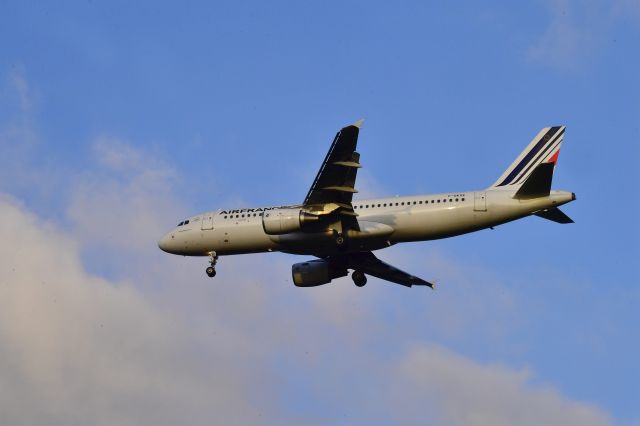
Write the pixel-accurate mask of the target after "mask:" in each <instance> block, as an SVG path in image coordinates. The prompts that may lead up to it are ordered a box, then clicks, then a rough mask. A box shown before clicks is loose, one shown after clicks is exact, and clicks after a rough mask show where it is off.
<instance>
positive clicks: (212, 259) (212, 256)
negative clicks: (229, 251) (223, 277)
mask: <svg viewBox="0 0 640 426" xmlns="http://www.w3.org/2000/svg"><path fill="white" fill-rule="evenodd" d="M209 263H210V264H211V266H209V267H208V268H207V269H206V272H207V275H208V276H209V277H211V278H213V277H215V276H216V263H218V255H217V254H216V252H215V251H212V252H211V253H209Z"/></svg>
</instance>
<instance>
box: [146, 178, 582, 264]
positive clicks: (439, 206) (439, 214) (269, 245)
mask: <svg viewBox="0 0 640 426" xmlns="http://www.w3.org/2000/svg"><path fill="white" fill-rule="evenodd" d="M514 193H515V191H512V190H506V189H489V190H485V191H473V192H451V193H443V194H431V195H416V196H408V197H392V198H378V199H370V200H358V201H353V203H352V204H353V206H354V211H355V212H356V213H357V215H358V216H357V221H358V225H359V228H360V230H359V231H356V230H353V229H350V230H349V231H348V232H347V233H346V235H345V236H346V241H347V243H346V246H345V247H340V248H338V247H336V245H335V243H334V234H333V232H332V231H331V230H327V231H322V232H305V231H298V232H293V233H288V234H283V235H268V234H267V233H266V232H265V230H264V227H263V223H262V219H263V218H262V215H263V214H266V213H265V212H268V211H269V210H271V209H272V208H255V209H235V210H233V209H232V210H216V211H211V212H207V213H203V214H200V215H197V216H193V217H191V218H189V219H187V220H185V221H184V222H188V223H186V224H182V225H180V226H178V227H176V228H175V229H173V230H172V231H170V232H169V233H167V234H166V235H165V236H164V237H163V238H162V239H161V240H160V242H159V246H160V248H161V249H162V250H164V251H166V252H169V253H174V254H181V255H185V256H207V255H210V254H211V253H212V252H215V253H216V254H217V255H231V254H244V253H258V252H270V251H282V252H288V253H296V254H308V255H316V256H324V255H327V256H328V255H332V254H335V253H337V252H338V251H340V252H345V251H347V252H356V251H369V250H378V249H381V248H384V247H388V246H390V245H393V244H396V243H400V242H409V241H425V240H433V239H439V238H447V237H452V236H455V235H460V234H465V233H468V232H473V231H477V230H480V229H485V228H489V227H492V226H496V225H500V224H502V223H506V222H510V221H512V220H516V219H519V218H522V217H525V216H528V215H530V214H532V213H535V212H538V211H540V210H543V209H546V208H552V207H558V206H560V205H562V204H565V203H568V202H570V201H572V200H574V199H575V195H574V194H573V193H571V192H566V191H551V193H550V194H549V196H546V197H539V198H534V199H529V200H522V199H515V198H513V196H514Z"/></svg>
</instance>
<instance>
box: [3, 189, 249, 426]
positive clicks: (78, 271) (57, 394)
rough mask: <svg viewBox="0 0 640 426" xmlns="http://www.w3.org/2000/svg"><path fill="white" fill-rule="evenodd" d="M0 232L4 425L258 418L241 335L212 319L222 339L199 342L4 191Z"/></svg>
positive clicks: (241, 421) (243, 421)
mask: <svg viewBox="0 0 640 426" xmlns="http://www.w3.org/2000/svg"><path fill="white" fill-rule="evenodd" d="M0 239H1V240H2V241H3V244H2V245H0V256H1V258H2V259H3V267H2V268H0V359H2V363H0V412H2V418H3V423H5V424H14V425H18V424H105V425H112V424H119V425H127V424H143V423H144V424H149V423H151V424H181V423H183V422H184V419H185V418H188V419H191V420H192V421H189V422H188V423H190V424H211V423H215V422H216V421H223V420H224V421H231V422H232V423H235V424H256V423H259V422H260V411H259V410H260V405H259V404H256V400H255V399H252V398H253V397H254V396H255V394H254V393H253V391H254V390H256V391H258V390H260V389H261V386H260V382H261V378H260V376H259V375H256V376H255V377H252V378H251V381H243V377H244V376H245V375H246V374H255V373H256V371H255V369H254V368H253V367H252V364H253V363H254V362H255V358H254V357H253V355H249V356H247V354H250V352H246V351H244V350H242V349H243V347H242V346H243V340H244V338H243V336H241V335H236V334H235V333H234V332H233V331H230V330H227V329H225V327H224V326H222V325H221V324H216V325H214V328H215V329H216V330H218V332H219V334H220V335H222V336H224V343H225V344H224V345H220V346H217V345H215V344H212V343H214V342H207V341H203V340H202V339H201V338H200V336H199V335H198V334H196V333H192V332H190V331H189V330H188V329H186V328H185V327H184V325H183V324H181V323H180V321H177V320H176V318H175V317H173V316H172V315H170V314H168V313H167V312H165V311H162V310H160V309H158V307H157V306H154V305H153V304H151V303H150V302H149V301H148V300H147V299H146V298H145V296H144V295H143V294H141V293H139V292H138V291H137V290H136V289H134V288H133V287H132V286H131V284H130V283H127V282H118V283H114V282H108V281H106V280H104V279H101V278H98V277H95V276H91V275H89V274H88V273H87V272H86V271H85V270H84V269H83V267H82V265H81V262H80V258H79V255H80V253H79V246H78V244H77V242H76V241H74V240H73V239H71V238H70V237H69V236H68V235H65V234H63V233H62V232H60V231H58V230H56V229H55V227H53V226H52V225H51V224H48V223H46V222H43V220H42V219H41V218H38V217H36V216H34V215H33V214H31V213H29V212H28V211H26V210H25V209H24V208H23V207H21V206H20V205H19V203H17V202H16V201H15V200H13V199H11V198H9V197H6V196H2V198H1V199H0ZM201 351H204V352H205V353H206V354H207V356H206V357H203V356H202V355H201V353H200V352H201ZM249 358H250V359H252V361H251V362H249ZM212 359H213V360H216V362H215V363H214V365H211V364H210V363H211V360H212Z"/></svg>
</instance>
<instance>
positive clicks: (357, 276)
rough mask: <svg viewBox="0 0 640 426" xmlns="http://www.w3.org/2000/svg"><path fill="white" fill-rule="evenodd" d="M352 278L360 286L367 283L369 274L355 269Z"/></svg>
mask: <svg viewBox="0 0 640 426" xmlns="http://www.w3.org/2000/svg"><path fill="white" fill-rule="evenodd" d="M351 279H352V280H353V283H354V284H355V285H357V286H358V287H364V285H365V284H366V283H367V276H366V275H365V274H364V272H362V271H358V270H356V271H353V273H352V274H351Z"/></svg>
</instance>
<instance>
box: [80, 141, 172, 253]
mask: <svg viewBox="0 0 640 426" xmlns="http://www.w3.org/2000/svg"><path fill="white" fill-rule="evenodd" d="M94 152H95V154H96V159H97V161H98V164H100V165H101V166H102V167H99V168H97V169H94V170H92V171H90V172H89V171H88V172H85V173H83V175H82V176H80V177H79V179H78V180H77V183H76V185H75V187H74V188H73V191H72V195H71V203H70V205H69V208H68V215H69V217H70V218H71V220H72V221H73V224H74V228H75V230H76V232H77V235H78V238H79V239H80V240H81V241H84V242H85V243H87V244H91V243H92V242H96V243H97V244H99V245H101V246H102V247H105V246H109V247H111V248H116V249H119V250H128V251H131V250H141V249H144V250H148V249H152V248H154V247H155V246H156V243H157V240H158V239H159V238H160V237H161V236H162V234H163V233H164V232H166V231H167V230H168V229H169V223H171V224H172V225H173V221H174V220H177V219H178V218H179V217H180V214H179V211H180V203H179V202H178V200H177V197H175V196H174V195H173V194H174V192H173V191H172V185H173V183H174V181H173V177H174V172H173V169H172V168H171V167H169V166H168V165H167V164H164V163H162V162H160V161H158V160H156V159H155V158H153V157H151V156H150V155H149V154H148V153H146V152H144V151H142V150H139V149H135V148H134V147H132V146H131V145H128V144H126V143H124V142H122V141H120V140H118V139H114V138H107V137H101V138H98V139H97V140H96V142H95V144H94ZM169 220H171V222H168V221H169Z"/></svg>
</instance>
